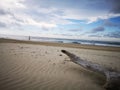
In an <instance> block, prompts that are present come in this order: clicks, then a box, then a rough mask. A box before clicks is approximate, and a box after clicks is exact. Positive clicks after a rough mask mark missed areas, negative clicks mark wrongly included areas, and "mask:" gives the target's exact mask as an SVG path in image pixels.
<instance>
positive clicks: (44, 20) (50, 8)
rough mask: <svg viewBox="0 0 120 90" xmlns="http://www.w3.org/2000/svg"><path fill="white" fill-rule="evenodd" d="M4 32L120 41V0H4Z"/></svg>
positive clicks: (0, 22)
mask: <svg viewBox="0 0 120 90" xmlns="http://www.w3.org/2000/svg"><path fill="white" fill-rule="evenodd" d="M0 34H7V35H24V36H26V35H27V36H29V35H30V36H40V37H58V38H76V39H95V40H111V41H112V40H117V41H120V0H1V1H0Z"/></svg>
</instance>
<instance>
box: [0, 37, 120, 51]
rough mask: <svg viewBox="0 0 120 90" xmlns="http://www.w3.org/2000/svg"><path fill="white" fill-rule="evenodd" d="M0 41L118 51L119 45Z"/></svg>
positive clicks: (4, 40) (3, 41)
mask: <svg viewBox="0 0 120 90" xmlns="http://www.w3.org/2000/svg"><path fill="white" fill-rule="evenodd" d="M0 43H24V44H36V45H45V46H57V47H69V48H80V49H93V50H104V51H117V52H120V47H112V46H97V45H83V44H72V43H58V42H40V41H27V40H26V41H25V40H15V39H3V38H0Z"/></svg>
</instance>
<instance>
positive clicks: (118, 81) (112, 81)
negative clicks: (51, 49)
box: [61, 50, 120, 90]
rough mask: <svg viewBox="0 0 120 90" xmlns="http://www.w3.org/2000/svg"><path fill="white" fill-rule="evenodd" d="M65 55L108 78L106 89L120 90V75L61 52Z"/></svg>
mask: <svg viewBox="0 0 120 90" xmlns="http://www.w3.org/2000/svg"><path fill="white" fill-rule="evenodd" d="M61 51H62V52H63V53H64V54H66V55H67V56H69V58H70V59H71V61H72V62H74V63H76V64H78V65H80V66H82V67H84V68H86V69H88V70H91V71H94V72H98V73H101V74H103V75H105V76H106V83H105V85H104V88H106V89H107V90H120V73H119V72H117V71H115V70H112V69H109V68H105V67H103V66H101V65H99V64H96V63H92V62H90V61H87V60H83V59H81V58H80V57H78V56H76V55H74V54H72V53H70V52H68V51H66V50H61Z"/></svg>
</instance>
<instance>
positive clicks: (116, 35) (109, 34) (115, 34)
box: [104, 31, 120, 38]
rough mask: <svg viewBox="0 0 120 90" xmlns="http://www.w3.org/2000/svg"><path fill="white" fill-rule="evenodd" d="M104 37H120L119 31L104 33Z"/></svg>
mask: <svg viewBox="0 0 120 90" xmlns="http://www.w3.org/2000/svg"><path fill="white" fill-rule="evenodd" d="M104 37H112V38H120V31H117V32H111V33H108V34H105V35H104Z"/></svg>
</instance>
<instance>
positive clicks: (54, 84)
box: [0, 39, 120, 90]
mask: <svg viewBox="0 0 120 90" xmlns="http://www.w3.org/2000/svg"><path fill="white" fill-rule="evenodd" d="M62 49H64V50H68V51H69V52H72V53H74V54H76V55H77V56H79V57H81V58H82V59H85V60H88V61H91V62H94V63H98V64H100V65H103V66H105V67H110V68H113V69H116V70H118V71H120V48H117V47H102V46H89V45H78V44H63V43H50V42H46V43H45V42H31V41H28V42H25V41H17V40H7V39H6V40H5V39H0V90H105V89H104V88H103V87H102V86H103V85H104V83H105V77H104V76H103V75H101V74H98V73H95V72H91V71H88V70H86V69H84V68H82V67H80V66H79V65H77V64H74V63H73V62H71V61H70V59H69V58H68V57H67V56H66V55H64V54H63V53H61V50H62Z"/></svg>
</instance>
